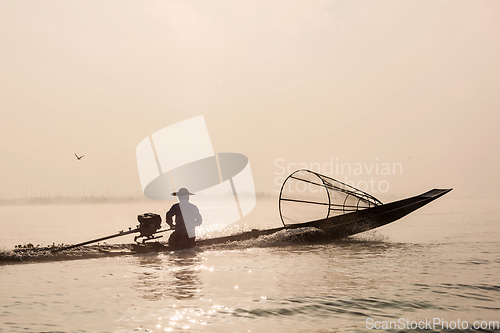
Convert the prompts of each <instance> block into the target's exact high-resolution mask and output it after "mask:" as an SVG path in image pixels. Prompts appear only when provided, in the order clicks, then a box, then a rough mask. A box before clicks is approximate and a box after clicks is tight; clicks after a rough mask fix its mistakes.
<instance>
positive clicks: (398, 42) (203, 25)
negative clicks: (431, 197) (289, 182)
mask: <svg viewBox="0 0 500 333" xmlns="http://www.w3.org/2000/svg"><path fill="white" fill-rule="evenodd" d="M498 17H500V3H499V2H498V1H421V0H418V1H399V0H398V1H372V0H370V1H289V0H286V1H232V2H228V1H214V0H212V1H155V2H153V1H121V0H120V1H105V2H102V1H30V0H27V1H10V0H4V1H1V2H0V115H1V123H0V124H1V125H0V152H1V154H2V159H1V164H0V166H1V167H0V170H1V172H0V197H5V196H7V197H8V196H10V195H12V196H21V195H24V193H25V192H26V189H27V191H28V195H40V193H43V194H45V195H47V194H55V193H57V192H60V193H61V194H66V195H73V194H81V193H82V191H83V188H84V187H85V188H86V191H87V193H93V194H96V195H98V194H103V193H104V194H105V193H108V191H109V192H110V193H112V194H115V195H119V194H125V195H128V194H131V193H134V192H136V191H140V182H139V178H138V172H137V166H136V158H135V149H136V146H137V144H138V143H139V142H140V141H141V140H142V139H143V138H145V137H146V136H148V135H150V134H151V133H153V132H155V131H157V130H159V129H161V128H163V127H166V126H168V125H171V124H173V123H176V122H179V121H181V120H184V119H188V118H191V117H194V116H198V115H204V117H205V120H206V123H207V127H208V131H209V133H210V136H211V140H212V144H213V147H214V150H215V151H216V152H237V153H242V154H245V155H246V156H248V157H249V159H250V164H251V167H252V170H253V175H254V179H255V184H256V190H257V191H263V192H264V191H268V192H270V191H274V190H275V189H277V188H278V186H277V185H275V184H274V182H275V178H276V177H277V175H276V174H275V173H277V172H280V171H281V170H280V169H279V168H278V167H276V166H275V163H276V162H275V161H276V160H279V161H280V162H278V163H279V164H280V165H288V164H289V163H299V162H303V163H306V164H311V163H320V164H324V163H328V162H329V161H330V160H331V159H333V160H334V161H337V159H338V162H339V163H342V162H344V163H350V164H354V163H358V162H359V163H367V164H370V163H376V162H378V163H383V162H387V163H401V164H402V166H403V172H402V174H397V175H389V176H387V175H384V176H382V175H375V176H373V175H366V174H365V175H362V176H360V177H357V178H356V177H355V176H353V179H354V180H356V181H357V180H359V179H365V180H370V177H372V176H373V177H374V178H375V179H376V180H377V181H382V180H385V181H387V182H388V183H389V184H390V190H389V192H390V193H389V194H394V195H396V196H407V195H412V194H418V193H421V192H424V191H426V190H428V189H430V188H434V187H440V188H447V187H454V188H455V191H454V192H452V193H453V195H456V196H481V195H489V196H498V193H499V192H498V188H499V187H500V178H499V176H498V171H499V169H500V159H499V156H498V155H499V154H498V148H497V146H498V144H499V143H500V134H499V130H498V129H497V127H498V124H499V120H500V112H499V111H500V94H499V91H500V34H499V31H500V21H499V20H498ZM74 153H77V154H84V155H85V158H84V159H82V160H81V161H76V158H75V157H74V155H73V154H74ZM333 176H335V175H333ZM344 176H345V175H341V176H338V177H337V178H339V179H340V180H344ZM375 195H376V194H375Z"/></svg>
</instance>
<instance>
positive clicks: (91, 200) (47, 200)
mask: <svg viewBox="0 0 500 333" xmlns="http://www.w3.org/2000/svg"><path fill="white" fill-rule="evenodd" d="M256 197H257V198H260V199H266V198H269V199H271V198H275V197H276V196H273V195H272V194H270V193H266V192H258V193H256ZM151 201H156V200H153V199H149V198H146V197H145V196H143V195H141V196H128V197H127V196H123V197H115V196H88V197H87V196H85V197H72V196H67V197H66V196H56V197H44V196H42V197H29V198H25V197H24V198H0V207H1V206H23V205H71V204H84V205H89V204H108V203H132V202H151ZM165 201H176V199H175V198H174V197H172V200H165Z"/></svg>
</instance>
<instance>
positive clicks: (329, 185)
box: [279, 169, 383, 227]
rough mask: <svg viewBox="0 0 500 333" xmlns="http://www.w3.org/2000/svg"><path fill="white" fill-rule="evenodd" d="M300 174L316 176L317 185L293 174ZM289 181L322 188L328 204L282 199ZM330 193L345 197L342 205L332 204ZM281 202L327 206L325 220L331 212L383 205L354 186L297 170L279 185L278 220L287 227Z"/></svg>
mask: <svg viewBox="0 0 500 333" xmlns="http://www.w3.org/2000/svg"><path fill="white" fill-rule="evenodd" d="M300 172H307V173H310V174H312V175H314V176H316V177H317V178H318V179H319V182H318V183H315V182H312V181H310V180H307V179H302V178H299V177H298V176H296V175H295V174H297V173H300ZM290 179H294V180H296V181H302V182H305V183H309V184H313V185H317V186H323V187H324V188H325V190H326V193H327V196H328V202H327V203H326V202H316V201H308V200H299V199H291V198H284V197H283V194H284V193H283V189H285V186H286V183H287V181H289V180H290ZM330 192H339V193H342V194H343V195H345V199H344V201H343V203H342V204H338V203H332V198H331V195H330ZM348 199H354V200H355V205H352V204H347V201H348ZM282 201H287V202H300V203H307V204H314V205H326V206H328V212H327V215H326V217H325V220H327V219H328V218H330V217H331V216H332V212H334V213H337V214H338V213H340V214H346V213H351V212H356V211H359V210H362V209H367V208H372V207H376V206H380V205H382V204H383V203H382V202H381V201H380V200H379V199H377V198H375V197H374V196H372V195H371V194H369V193H366V192H364V191H362V190H360V189H358V188H355V187H354V186H351V185H349V184H346V183H343V182H341V181H339V180H336V179H334V178H332V177H328V176H325V175H322V174H320V173H318V172H315V171H312V170H309V169H298V170H296V171H294V172H292V173H291V174H290V175H289V176H288V177H287V178H286V179H285V180H284V181H283V184H282V185H281V190H280V195H279V213H280V218H281V222H282V223H283V226H285V227H287V225H286V223H285V221H284V217H283V213H282Z"/></svg>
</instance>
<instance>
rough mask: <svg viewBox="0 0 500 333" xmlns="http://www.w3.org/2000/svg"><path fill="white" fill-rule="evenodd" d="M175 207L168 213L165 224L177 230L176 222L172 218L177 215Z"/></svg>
mask: <svg viewBox="0 0 500 333" xmlns="http://www.w3.org/2000/svg"><path fill="white" fill-rule="evenodd" d="M174 207H175V205H173V206H172V207H170V210H169V211H168V212H167V214H166V216H165V222H167V224H168V225H169V227H170V229H175V225H174V222H173V221H172V216H174V215H176V209H175V208H174Z"/></svg>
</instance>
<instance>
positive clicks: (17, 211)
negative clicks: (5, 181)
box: [0, 192, 500, 333]
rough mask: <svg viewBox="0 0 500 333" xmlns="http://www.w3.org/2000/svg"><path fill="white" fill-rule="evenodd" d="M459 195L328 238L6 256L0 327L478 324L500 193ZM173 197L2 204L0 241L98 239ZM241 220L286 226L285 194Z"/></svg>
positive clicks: (493, 265)
mask: <svg viewBox="0 0 500 333" xmlns="http://www.w3.org/2000/svg"><path fill="white" fill-rule="evenodd" d="M452 194H453V192H452V193H451V194H448V195H446V196H444V197H442V198H440V199H438V200H437V201H434V202H432V203H430V204H429V205H428V206H425V207H423V208H422V209H420V210H418V211H416V212H414V213H412V214H411V215H409V216H407V217H405V218H403V219H401V220H399V221H397V222H394V223H392V224H389V225H387V226H384V227H382V228H379V229H377V230H376V231H372V232H369V233H364V234H360V235H358V236H356V237H352V238H349V239H347V240H342V241H336V242H331V243H328V244H304V243H300V242H299V243H294V242H290V241H284V237H283V235H279V234H278V235H271V236H266V237H260V238H258V239H256V240H251V241H245V242H240V243H238V244H231V245H224V246H214V247H210V248H200V249H196V250H185V251H179V252H175V253H174V252H167V253H159V254H141V255H129V256H117V257H107V258H98V259H80V260H67V261H49V262H26V263H8V264H7V263H0V283H1V287H0V306H1V309H0V332H318V333H319V332H322V333H323V332H357V331H363V332H366V331H375V330H376V329H375V327H383V325H384V324H391V323H390V322H392V324H393V325H396V324H397V325H399V326H398V327H396V328H398V331H411V332H415V331H423V332H432V331H442V327H443V325H444V327H446V324H447V325H448V326H449V327H451V328H454V327H456V326H457V325H459V327H461V329H459V330H458V329H454V330H450V331H453V332H457V331H463V332H475V331H477V330H475V329H474V328H473V327H472V326H473V325H474V322H475V321H477V322H476V324H477V325H478V326H480V325H483V327H486V325H490V326H491V325H494V323H488V322H493V321H497V322H498V321H500V311H499V310H500V255H499V254H500V242H499V241H498V240H499V231H500V205H499V200H498V199H481V200H480V199H457V198H454V197H453V195H452ZM167 206H168V205H167ZM167 208H168V207H165V204H161V203H160V204H158V203H134V204H106V205H104V204H103V205H61V206H8V207H6V206H4V207H0V226H1V228H2V233H1V235H0V249H2V250H4V251H5V250H10V249H12V248H13V247H14V245H16V244H26V243H29V242H31V243H33V244H35V245H36V244H41V245H49V244H52V243H56V244H57V243H77V242H81V241H85V240H89V239H93V238H98V237H101V236H106V235H108V234H114V233H116V232H117V231H119V230H121V229H128V227H129V226H131V227H133V226H135V225H136V219H135V217H136V215H138V214H141V213H144V212H148V211H151V212H157V213H161V214H162V215H164V213H165V211H166V210H167ZM241 223H242V225H243V224H245V223H246V224H247V227H248V226H250V227H258V228H266V227H276V226H279V224H280V222H279V217H278V212H277V203H276V202H275V201H271V200H264V201H259V202H258V203H257V207H256V209H255V210H254V212H252V213H251V214H250V215H249V216H248V217H247V218H246V219H245V220H243V221H241ZM132 240H133V235H128V236H124V237H122V238H118V239H117V240H116V242H119V243H130V242H132ZM426 320H427V321H428V324H427V325H428V326H427V327H423V325H425V321H426ZM438 320H439V322H438ZM458 320H459V321H460V322H458ZM464 321H466V322H465V323H466V324H467V325H468V329H464V327H465V324H464ZM445 322H446V323H445ZM416 324H420V325H421V326H422V327H423V328H425V329H422V330H419V329H416V330H415V329H412V327H413V328H415V325H416ZM430 325H434V326H433V327H434V330H433V329H429V327H430ZM392 328H394V326H393V327H392ZM483 331H488V330H483ZM491 331H493V330H491Z"/></svg>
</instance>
